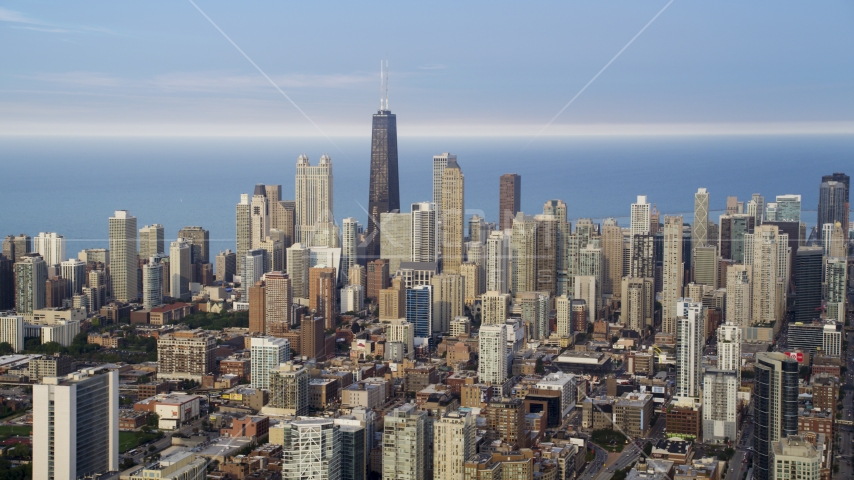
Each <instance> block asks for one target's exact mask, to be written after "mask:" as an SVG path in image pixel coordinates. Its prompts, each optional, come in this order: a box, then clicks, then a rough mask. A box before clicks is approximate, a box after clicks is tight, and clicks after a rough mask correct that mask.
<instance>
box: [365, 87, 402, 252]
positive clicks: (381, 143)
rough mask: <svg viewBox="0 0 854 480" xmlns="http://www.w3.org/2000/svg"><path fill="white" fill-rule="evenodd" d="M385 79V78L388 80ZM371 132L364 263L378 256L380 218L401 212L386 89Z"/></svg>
mask: <svg viewBox="0 0 854 480" xmlns="http://www.w3.org/2000/svg"><path fill="white" fill-rule="evenodd" d="M387 76H388V75H386V77H387ZM384 90H385V92H386V95H385V98H384V99H382V98H381V99H380V110H379V111H378V112H377V113H375V114H374V121H373V126H372V128H371V181H370V193H369V194H368V231H367V236H366V238H365V240H366V242H367V248H366V249H365V256H366V257H367V260H368V261H370V260H373V259H375V258H379V256H380V235H381V234H382V232H380V229H379V221H380V214H382V213H388V212H392V211H395V210H400V184H399V183H398V178H397V117H395V115H394V114H393V113H391V110H389V109H388V86H387V84H386V85H385V86H384Z"/></svg>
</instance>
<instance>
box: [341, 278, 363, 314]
mask: <svg viewBox="0 0 854 480" xmlns="http://www.w3.org/2000/svg"><path fill="white" fill-rule="evenodd" d="M364 308H365V287H363V286H361V285H345V286H344V287H342V288H341V312H344V313H346V312H361V311H362V309H364Z"/></svg>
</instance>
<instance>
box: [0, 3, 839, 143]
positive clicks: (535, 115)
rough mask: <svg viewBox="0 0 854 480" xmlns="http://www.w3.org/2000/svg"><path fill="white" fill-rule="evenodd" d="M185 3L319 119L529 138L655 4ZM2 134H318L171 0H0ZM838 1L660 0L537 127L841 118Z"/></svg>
mask: <svg viewBox="0 0 854 480" xmlns="http://www.w3.org/2000/svg"><path fill="white" fill-rule="evenodd" d="M196 1H197V4H198V6H199V7H200V8H201V9H202V10H203V11H204V12H205V13H206V14H207V15H208V16H210V18H211V19H212V20H213V21H214V22H216V24H217V25H219V27H220V28H221V29H222V30H223V31H224V32H225V33H226V34H228V35H229V36H230V37H231V38H232V40H233V41H234V42H235V43H236V44H237V45H239V46H240V47H241V48H242V49H243V50H244V51H245V52H246V54H247V55H248V56H249V57H251V58H252V60H254V61H255V62H256V64H257V65H258V66H259V67H260V68H261V69H262V70H264V71H265V72H266V73H267V74H268V75H269V76H270V78H271V79H273V81H274V82H275V83H276V84H277V85H278V86H279V87H280V88H281V89H282V90H283V91H284V92H286V93H287V94H288V95H289V96H290V97H291V98H292V99H293V101H294V102H295V103H296V104H297V105H299V106H300V107H301V108H302V109H303V110H304V111H305V113H306V114H307V115H308V116H309V117H311V119H312V120H314V121H315V123H316V124H317V125H318V126H319V127H320V130H322V131H323V132H324V133H326V134H328V135H331V136H336V135H368V134H369V131H368V128H367V125H368V124H367V122H368V121H369V120H368V116H369V115H370V114H371V113H372V112H373V111H375V110H376V109H377V107H378V105H379V63H380V60H381V59H384V58H388V60H389V62H390V74H391V81H390V107H391V109H392V111H394V112H395V113H397V114H398V115H399V125H400V127H399V128H400V133H401V135H433V134H442V135H534V134H536V133H537V132H539V131H540V130H541V129H542V128H543V126H545V125H546V123H547V122H549V120H550V119H551V118H552V117H553V116H554V115H555V114H556V113H557V112H558V111H559V110H560V109H561V108H562V107H563V106H564V105H565V104H566V103H567V102H568V101H569V100H570V99H571V98H572V97H573V96H574V95H575V94H576V93H577V92H578V91H579V90H580V89H581V88H582V87H583V86H584V85H585V84H586V83H587V82H588V81H589V80H590V79H591V78H592V77H593V76H594V75H595V74H596V73H597V72H598V71H599V70H600V69H601V68H602V67H603V66H604V65H605V64H606V63H607V62H608V61H609V60H611V59H612V57H613V56H614V55H615V54H616V53H617V52H618V51H619V50H620V49H621V48H623V47H624V46H625V45H626V43H627V42H628V41H629V40H630V39H631V38H632V37H633V36H635V34H637V33H638V31H639V30H640V29H641V28H642V27H643V26H644V25H646V24H647V22H649V21H650V19H652V18H653V17H654V16H655V15H656V13H658V12H659V11H660V10H661V9H662V8H663V7H664V6H665V5H666V4H667V1H666V0H665V1H643V2H628V1H626V2H553V3H551V2H550V3H537V4H534V5H530V4H528V3H527V2H526V3H525V4H523V3H522V2H490V3H486V2H420V3H414V2H371V3H367V2H340V3H334V2H328V3H322V4H321V3H319V2H220V1H210V0H196ZM0 44H2V45H4V47H6V48H3V49H0V64H2V65H3V68H2V71H0V132H3V133H4V134H5V135H22V134H27V135H39V134H60V135H128V134H139V135H214V134H215V135H318V134H320V133H319V132H318V130H317V129H315V128H314V127H313V126H312V125H311V124H310V123H309V122H308V121H307V120H306V119H305V118H304V117H303V116H302V115H301V114H300V113H299V112H298V111H297V110H296V109H295V108H294V107H293V106H292V105H291V104H290V103H289V102H288V101H287V100H286V99H285V98H284V97H283V96H282V95H281V94H280V93H278V92H277V91H276V90H275V89H274V88H273V87H272V86H271V85H270V84H269V83H268V82H267V80H265V78H264V77H263V76H262V75H261V74H260V73H259V72H258V71H257V70H255V68H254V67H253V66H252V65H251V64H250V63H249V62H248V61H247V60H246V59H245V58H244V57H243V56H241V54H240V53H239V52H238V51H237V50H236V49H235V48H234V47H233V46H232V45H231V44H230V43H229V42H228V41H227V40H226V39H225V38H224V37H223V36H222V35H221V34H220V33H219V32H218V31H217V30H216V29H215V28H214V27H213V26H212V25H211V24H210V23H209V22H208V21H207V20H206V19H205V18H204V16H203V15H202V14H201V13H199V11H198V10H196V8H195V7H194V6H193V5H192V4H191V3H190V2H189V1H180V0H179V1H169V2H163V1H146V2H108V1H99V2H96V1H84V2H43V1H26V2H24V1H5V2H3V4H2V6H0ZM852 47H854V3H852V2H841V1H839V2H836V1H824V2H791V1H782V2H780V1H775V2H770V1H751V2H736V1H723V2H695V1H687V0H676V1H674V2H673V3H672V4H671V5H670V6H669V7H668V8H667V9H666V10H665V11H664V12H663V13H662V14H661V15H660V16H659V17H658V18H657V19H656V21H655V22H653V23H652V25H650V26H649V28H648V29H647V30H646V31H645V32H644V33H643V34H642V35H640V37H638V39H637V40H636V41H635V42H634V43H633V44H632V45H630V46H629V47H628V48H627V49H626V50H625V51H624V52H623V53H622V55H621V56H620V57H619V58H617V59H616V60H615V61H614V62H613V64H611V65H610V67H609V68H608V69H607V70H606V71H605V72H603V73H602V75H601V76H600V77H599V78H598V79H597V80H596V81H595V82H594V83H593V84H592V85H590V87H589V88H588V89H587V90H586V91H585V92H584V93H583V94H582V95H581V96H579V98H578V99H577V100H576V101H575V102H574V103H573V104H572V105H571V106H570V107H569V108H568V109H567V110H566V111H565V112H564V113H563V114H562V115H561V116H559V117H558V118H557V119H556V120H555V122H554V124H552V125H551V126H550V127H549V128H547V129H546V130H545V132H544V133H545V134H547V135H569V134H578V133H581V134H588V133H589V134H601V133H722V132H723V133H726V132H734V133H750V132H757V133H759V132H782V133H785V132H794V133H833V132H846V133H852V132H854V55H851V51H852Z"/></svg>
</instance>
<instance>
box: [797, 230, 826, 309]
mask: <svg viewBox="0 0 854 480" xmlns="http://www.w3.org/2000/svg"><path fill="white" fill-rule="evenodd" d="M823 254H824V250H823V249H822V248H821V247H817V246H816V247H801V248H800V249H799V250H798V255H797V256H796V257H795V321H796V322H804V323H810V322H812V321H813V320H815V319H817V318H818V316H819V312H817V310H818V309H819V308H820V307H821V281H822V272H821V271H822V267H823V266H824V256H823Z"/></svg>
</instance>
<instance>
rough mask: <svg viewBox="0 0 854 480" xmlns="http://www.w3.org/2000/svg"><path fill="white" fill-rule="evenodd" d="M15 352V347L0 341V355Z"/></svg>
mask: <svg viewBox="0 0 854 480" xmlns="http://www.w3.org/2000/svg"><path fill="white" fill-rule="evenodd" d="M13 353H15V349H14V348H12V345H11V344H9V342H0V355H11V354H13Z"/></svg>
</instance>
